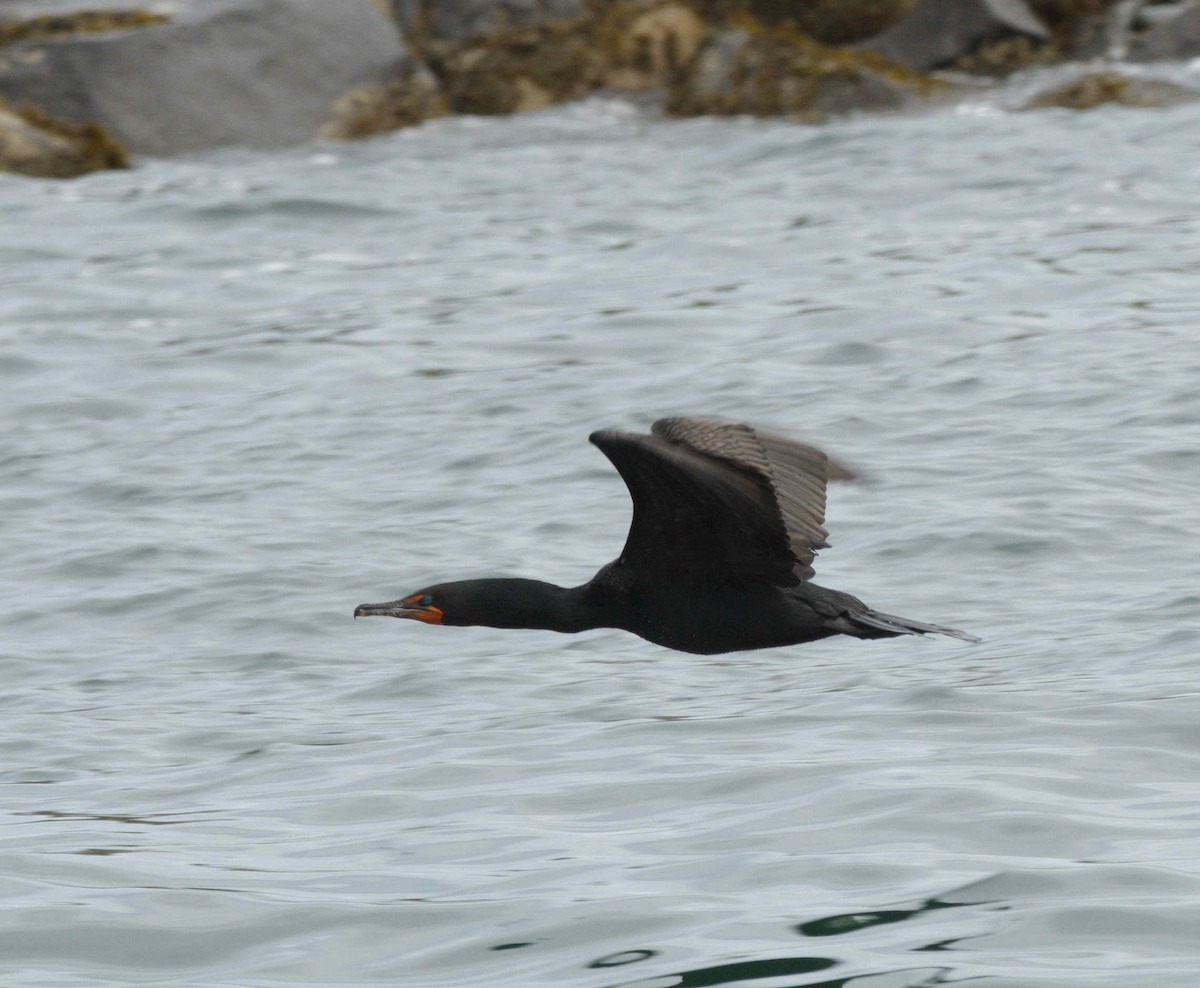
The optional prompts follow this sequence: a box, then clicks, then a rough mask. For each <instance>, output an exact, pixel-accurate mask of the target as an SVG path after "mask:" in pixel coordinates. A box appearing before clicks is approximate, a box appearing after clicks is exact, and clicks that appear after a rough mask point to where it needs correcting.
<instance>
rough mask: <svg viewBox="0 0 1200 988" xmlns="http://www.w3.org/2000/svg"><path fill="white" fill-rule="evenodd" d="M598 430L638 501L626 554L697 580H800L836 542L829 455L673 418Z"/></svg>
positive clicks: (721, 425) (650, 567) (742, 430)
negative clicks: (640, 428)
mask: <svg viewBox="0 0 1200 988" xmlns="http://www.w3.org/2000/svg"><path fill="white" fill-rule="evenodd" d="M651 431H652V432H653V435H650V436H642V435H636V434H633V433H627V432H614V431H603V432H596V433H593V434H592V436H591V441H592V442H593V443H595V444H596V446H598V447H599V448H600V449H601V450H602V451H603V452H604V454H605V455H606V456H607V457H608V458H609V459H610V460H611V461H612V462H613V465H614V466H615V467H616V468H617V470H618V472H619V473H620V474H621V477H622V478H623V479H624V481H625V484H626V486H628V488H629V493H630V495H631V496H632V498H633V522H632V524H631V525H630V528H629V537H628V539H627V540H626V542H625V548H624V550H623V551H622V553H621V558H622V559H623V560H625V561H626V562H628V563H630V564H632V565H634V566H636V567H638V568H639V569H642V570H646V571H650V572H657V573H661V574H670V575H671V576H673V577H674V578H676V579H680V578H682V579H686V580H688V581H689V582H700V581H706V582H721V581H725V580H729V579H733V580H737V581H740V582H748V583H767V584H771V585H774V586H780V587H785V586H794V585H795V584H797V583H799V582H800V581H801V580H806V579H809V578H810V577H811V576H812V575H813V570H812V560H813V556H814V554H815V553H816V551H817V549H819V548H822V547H823V546H825V545H826V542H825V536H826V534H827V533H826V532H825V529H824V527H823V525H822V521H823V519H824V514H825V471H826V459H825V454H824V453H822V452H821V451H820V450H818V449H814V448H813V447H811V446H804V445H802V444H801V443H796V442H792V441H791V440H789V439H784V438H783V437H780V436H775V435H772V434H771V433H768V432H764V431H762V430H759V429H754V428H751V427H750V426H747V425H737V424H732V423H726V422H718V421H715V420H712V419H689V418H667V419H660V420H659V421H657V422H655V423H654V425H653V427H652V430H651Z"/></svg>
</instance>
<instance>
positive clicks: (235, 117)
mask: <svg viewBox="0 0 1200 988" xmlns="http://www.w3.org/2000/svg"><path fill="white" fill-rule="evenodd" d="M1196 56H1200V0H1187V2H1172V3H1149V2H1145V0H1119V2H1118V0H337V2H331V0H146V2H136V0H134V2H130V0H97V4H88V3H86V2H83V0H0V170H7V171H12V172H18V173H21V174H25V175H32V176H39V177H53V178H63V177H69V176H72V175H78V174H83V173H84V172H88V171H93V170H96V169H101V168H120V167H128V164H129V161H130V157H131V156H137V155H170V154H180V153H186V152H189V151H195V150H202V149H206V148H214V147H224V146H246V147H282V146H287V145H293V144H298V143H302V142H304V141H307V140H312V139H314V138H317V137H324V138H339V139H350V138H357V137H364V136H368V135H371V134H378V133H382V132H385V131H388V130H393V129H396V128H398V127H404V126H410V125H413V124H416V123H420V122H421V121H424V120H428V119H431V118H434V117H439V116H444V115H446V114H452V113H471V114H506V113H515V112H520V111H524V110H535V109H541V108H543V107H546V106H550V105H553V104H555V103H560V102H563V101H565V100H572V99H577V98H580V97H583V96H586V95H589V94H591V93H594V92H600V91H609V92H624V93H632V92H641V93H646V92H653V93H659V94H661V95H662V98H663V103H664V106H665V108H666V112H668V113H670V114H674V115H680V116H695V115H702V114H752V115H758V116H783V117H787V118H791V119H795V120H798V121H804V122H810V123H818V122H821V121H824V120H827V119H829V118H831V117H837V116H841V115H844V114H847V113H853V112H880V111H887V110H895V109H898V108H905V107H911V106H914V105H919V104H921V103H922V102H925V101H930V100H940V99H952V98H954V96H955V94H956V93H961V92H964V91H971V90H972V89H974V88H976V86H977V83H975V84H972V80H971V77H976V78H977V77H981V76H982V77H985V78H996V77H1003V76H1005V75H1008V74H1011V73H1012V72H1014V71H1017V70H1019V69H1024V68H1028V67H1030V66H1037V65H1049V64H1053V63H1058V62H1066V61H1071V62H1082V63H1089V64H1090V67H1089V70H1088V71H1087V72H1086V73H1084V74H1082V75H1081V76H1080V77H1079V78H1077V79H1075V80H1073V81H1072V82H1070V83H1067V84H1062V85H1060V86H1059V87H1058V88H1056V89H1051V90H1048V91H1046V92H1041V93H1038V94H1037V95H1036V96H1035V97H1033V98H1032V99H1031V100H1029V101H1028V103H1027V107H1028V108H1030V109H1038V108H1042V107H1055V106H1059V107H1069V108H1072V109H1088V108H1090V107H1092V106H1097V105H1101V104H1103V103H1112V102H1116V103H1122V104H1124V105H1129V106H1167V105H1175V104H1177V103H1180V102H1184V101H1187V100H1190V99H1196V98H1200V92H1197V91H1193V90H1191V89H1190V88H1187V87H1184V86H1178V85H1173V84H1170V83H1166V82H1163V81H1158V80H1149V79H1141V78H1138V77H1137V76H1134V75H1130V74H1128V73H1125V72H1122V70H1121V63H1123V62H1124V61H1132V62H1138V61H1154V60H1160V59H1170V60H1181V59H1189V58H1193V57H1196Z"/></svg>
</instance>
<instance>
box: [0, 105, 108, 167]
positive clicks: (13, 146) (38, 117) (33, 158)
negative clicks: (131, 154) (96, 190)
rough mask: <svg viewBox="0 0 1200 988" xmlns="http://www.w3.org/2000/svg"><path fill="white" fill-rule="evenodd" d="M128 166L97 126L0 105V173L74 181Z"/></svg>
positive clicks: (105, 132)
mask: <svg viewBox="0 0 1200 988" xmlns="http://www.w3.org/2000/svg"><path fill="white" fill-rule="evenodd" d="M128 166H129V158H128V156H127V155H126V153H125V149H124V148H122V147H121V145H120V144H118V143H117V141H116V140H114V139H113V137H112V135H111V134H109V133H108V132H107V131H106V130H105V129H104V128H103V127H101V126H100V125H99V124H75V123H71V122H69V121H65V120H56V119H55V118H53V117H50V116H48V115H47V114H45V113H43V112H41V111H39V110H35V109H23V110H17V109H14V108H13V107H10V106H6V105H5V104H3V103H0V171H6V172H15V173H17V174H19V175H30V176H34V177H37V178H74V177H76V176H77V175H83V174H86V173H87V172H94V171H101V170H103V169H107V168H127V167H128Z"/></svg>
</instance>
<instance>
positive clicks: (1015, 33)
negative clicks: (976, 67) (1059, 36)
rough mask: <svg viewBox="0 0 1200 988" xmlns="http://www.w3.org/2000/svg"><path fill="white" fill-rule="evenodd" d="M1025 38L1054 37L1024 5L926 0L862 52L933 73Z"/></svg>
mask: <svg viewBox="0 0 1200 988" xmlns="http://www.w3.org/2000/svg"><path fill="white" fill-rule="evenodd" d="M1022 37H1023V38H1031V39H1034V40H1036V41H1046V40H1047V39H1049V37H1050V32H1049V31H1048V30H1047V28H1046V25H1044V24H1043V23H1042V22H1041V21H1040V20H1038V18H1037V16H1036V15H1035V14H1034V13H1033V11H1032V10H1030V9H1029V7H1028V5H1027V4H1026V3H1025V0H922V2H921V3H919V4H917V6H916V7H914V8H913V10H912V11H911V12H910V13H909V14H908V16H906V17H905V18H903V19H902V20H901V21H900V22H899V23H897V24H895V25H894V26H892V27H891V28H889V29H888V30H886V31H884V32H883V34H880V35H876V36H875V37H874V38H872V39H871V40H869V41H865V42H863V44H862V45H860V46H859V47H861V48H863V49H865V50H867V51H874V52H877V53H879V54H880V55H884V56H886V57H887V58H890V59H892V60H894V61H897V62H900V63H901V64H902V65H907V66H908V67H909V68H911V69H915V70H917V71H918V72H928V71H930V70H931V69H937V68H942V67H944V66H946V65H949V64H951V63H952V62H954V61H955V60H957V59H959V58H962V57H963V56H964V55H968V54H970V53H971V52H972V51H974V50H975V49H977V48H980V47H982V46H984V45H990V44H994V43H995V42H998V41H1004V40H1006V39H1009V38H1022Z"/></svg>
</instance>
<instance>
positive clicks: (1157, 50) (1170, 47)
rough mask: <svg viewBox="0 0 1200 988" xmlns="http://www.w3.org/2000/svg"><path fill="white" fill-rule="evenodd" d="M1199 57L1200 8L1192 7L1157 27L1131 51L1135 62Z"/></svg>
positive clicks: (1136, 41) (1190, 5)
mask: <svg viewBox="0 0 1200 988" xmlns="http://www.w3.org/2000/svg"><path fill="white" fill-rule="evenodd" d="M1197 55H1200V4H1196V3H1193V4H1189V5H1187V6H1185V7H1182V8H1180V12H1179V13H1178V14H1176V15H1175V16H1174V17H1171V18H1170V19H1168V20H1163V21H1161V22H1160V23H1157V24H1155V25H1154V26H1153V27H1151V28H1150V30H1148V31H1147V32H1146V33H1145V34H1143V35H1141V36H1140V37H1139V38H1138V39H1137V40H1135V41H1134V42H1133V44H1132V45H1131V46H1130V48H1129V58H1130V59H1131V60H1132V61H1135V62H1154V61H1162V60H1167V59H1184V58H1195V57H1196V56H1197Z"/></svg>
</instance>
